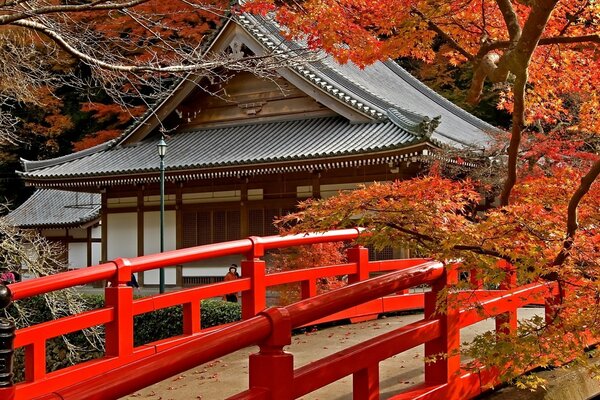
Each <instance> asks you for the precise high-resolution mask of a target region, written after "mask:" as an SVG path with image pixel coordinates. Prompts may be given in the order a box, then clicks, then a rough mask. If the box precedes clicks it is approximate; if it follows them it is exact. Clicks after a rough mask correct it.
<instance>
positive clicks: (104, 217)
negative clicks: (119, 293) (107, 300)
mask: <svg viewBox="0 0 600 400" xmlns="http://www.w3.org/2000/svg"><path fill="white" fill-rule="evenodd" d="M101 199H102V200H101V202H100V224H101V226H100V229H101V235H102V237H101V238H100V240H101V242H100V243H101V245H100V247H101V249H100V263H105V262H107V261H108V193H107V189H106V188H104V190H102V194H101ZM94 286H95V287H104V286H105V282H104V281H101V282H97V283H94Z"/></svg>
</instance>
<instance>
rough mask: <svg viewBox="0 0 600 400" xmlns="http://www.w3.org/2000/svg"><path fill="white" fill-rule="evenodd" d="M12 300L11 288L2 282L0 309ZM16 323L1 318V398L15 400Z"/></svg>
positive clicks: (0, 286)
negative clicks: (14, 356)
mask: <svg viewBox="0 0 600 400" xmlns="http://www.w3.org/2000/svg"><path fill="white" fill-rule="evenodd" d="M11 302H12V294H11V292H10V289H9V288H8V287H7V286H5V285H2V284H0V309H5V308H6V307H8V306H9V305H10V303H11ZM14 340H15V324H14V322H12V321H11V320H9V319H6V318H0V399H3V400H13V399H14V398H15V386H14V382H13V354H14V351H15V349H14Z"/></svg>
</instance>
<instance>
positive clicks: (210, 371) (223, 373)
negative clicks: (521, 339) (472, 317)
mask: <svg viewBox="0 0 600 400" xmlns="http://www.w3.org/2000/svg"><path fill="white" fill-rule="evenodd" d="M535 314H539V315H543V314H544V309H543V308H522V309H519V318H520V319H521V318H530V317H532V316H533V315H535ZM422 318H423V314H414V315H403V316H399V317H389V318H381V319H378V320H374V321H368V322H363V323H358V324H353V325H340V326H334V327H329V328H324V329H320V330H315V331H313V332H307V333H305V334H301V335H296V336H293V337H292V345H290V346H288V347H287V351H288V352H290V353H292V354H294V364H295V367H296V368H298V367H300V366H302V365H305V364H308V363H310V362H311V361H313V360H315V359H318V358H321V357H324V356H327V355H329V354H332V353H335V352H337V351H339V350H342V349H344V348H347V347H349V346H352V345H354V344H357V343H360V342H361V341H364V340H366V339H369V338H370V337H374V336H377V335H381V334H383V333H386V332H389V331H391V330H393V329H396V328H399V327H401V326H404V325H407V324H409V323H412V322H415V321H418V320H420V319H422ZM493 328H494V321H493V320H486V321H483V322H480V323H478V324H476V325H473V326H471V327H468V328H465V329H463V330H462V331H461V341H469V340H470V339H471V338H473V337H474V336H475V335H476V334H478V333H481V332H483V331H485V330H490V329H493ZM257 351H258V347H248V348H246V349H243V350H240V351H238V352H235V353H232V354H230V355H228V356H226V357H223V358H221V359H218V360H215V361H213V362H211V363H208V364H204V365H201V366H198V367H197V368H194V369H191V370H189V371H187V372H185V373H183V374H181V375H178V376H174V377H172V378H170V379H167V380H165V381H162V382H159V383H157V384H155V385H152V386H149V387H148V388H146V389H144V390H141V391H139V392H137V393H135V394H132V395H130V396H127V397H124V398H123V399H127V400H137V399H149V400H159V399H161V400H169V399H172V400H180V399H198V400H220V399H226V398H228V397H229V396H231V395H233V394H236V393H239V392H241V391H243V390H245V389H247V388H248V355H249V354H251V353H255V352H257ZM422 357H423V346H418V347H415V348H413V349H412V350H409V351H407V352H404V353H401V354H399V355H397V356H394V357H392V358H390V359H388V360H385V361H383V362H382V363H381V364H380V369H379V370H380V389H381V399H387V398H389V397H390V396H392V395H393V394H395V393H398V392H399V391H400V390H402V389H405V388H408V387H409V386H412V385H414V384H415V383H419V382H423V379H424V376H423V360H422ZM351 392H352V376H347V377H345V378H343V379H340V380H339V381H337V382H334V383H332V384H330V385H328V386H326V387H324V388H322V389H320V390H317V391H315V392H313V393H311V394H309V395H306V396H303V397H302V399H304V400H351V399H352V394H351Z"/></svg>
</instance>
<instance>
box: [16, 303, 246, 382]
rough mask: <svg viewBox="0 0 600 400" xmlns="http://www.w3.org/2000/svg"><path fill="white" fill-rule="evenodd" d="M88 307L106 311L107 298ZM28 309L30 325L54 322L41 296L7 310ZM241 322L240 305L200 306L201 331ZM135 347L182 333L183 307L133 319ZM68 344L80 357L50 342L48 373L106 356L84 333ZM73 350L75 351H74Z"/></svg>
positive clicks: (19, 357)
mask: <svg viewBox="0 0 600 400" xmlns="http://www.w3.org/2000/svg"><path fill="white" fill-rule="evenodd" d="M83 298H84V300H85V303H86V306H87V307H88V308H89V309H95V308H101V307H104V297H103V296H101V295H84V296H83ZM17 306H18V307H22V308H26V309H27V310H28V311H29V312H28V315H27V317H28V318H27V319H28V322H29V323H30V324H31V325H33V324H38V323H42V322H45V321H48V320H49V319H51V314H50V312H49V310H48V306H47V303H46V302H45V301H44V299H43V298H42V297H41V296H36V297H33V298H29V299H24V300H19V302H18V304H17V305H11V306H10V307H9V308H8V310H7V311H8V314H9V315H14V313H15V312H16V310H15V307H17ZM240 319H241V306H240V304H238V303H230V302H225V301H222V300H204V301H202V305H201V321H202V328H208V327H211V326H216V325H222V324H226V323H230V322H235V321H239V320H240ZM133 323H134V338H133V341H134V346H140V345H143V344H146V343H150V342H154V341H157V340H162V339H166V338H169V337H172V336H177V335H181V334H182V333H183V312H182V307H181V306H174V307H169V308H164V309H161V310H156V311H153V312H149V313H145V314H141V315H138V316H136V317H134V322H133ZM66 336H67V337H68V338H69V343H70V344H71V345H74V346H76V347H77V348H76V349H75V351H76V352H77V357H75V359H73V360H72V361H71V360H70V359H69V358H68V357H67V354H68V351H67V348H66V345H65V342H64V341H63V340H62V338H61V337H58V338H53V339H50V340H48V341H47V347H46V348H47V350H46V365H47V366H48V371H55V370H58V369H61V368H65V367H68V366H69V365H72V364H73V362H81V361H86V360H91V359H94V358H98V357H101V356H102V355H103V353H102V352H101V351H98V350H95V349H89V348H86V347H85V343H86V338H85V335H84V333H83V332H81V331H79V332H73V333H70V334H68V335H66ZM71 350H73V349H71ZM23 356H24V354H23V350H22V349H18V350H17V351H16V352H15V362H14V372H15V381H16V382H19V381H22V380H23V378H24V376H23V372H24V358H23Z"/></svg>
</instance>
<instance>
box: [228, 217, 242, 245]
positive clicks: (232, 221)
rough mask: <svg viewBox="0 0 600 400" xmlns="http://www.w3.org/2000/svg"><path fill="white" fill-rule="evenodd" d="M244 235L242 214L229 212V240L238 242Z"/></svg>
mask: <svg viewBox="0 0 600 400" xmlns="http://www.w3.org/2000/svg"><path fill="white" fill-rule="evenodd" d="M241 235H242V224H241V218H240V212H239V211H237V210H233V211H227V240H237V239H239V238H240V237H241Z"/></svg>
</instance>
